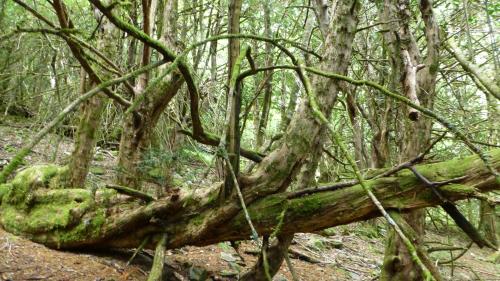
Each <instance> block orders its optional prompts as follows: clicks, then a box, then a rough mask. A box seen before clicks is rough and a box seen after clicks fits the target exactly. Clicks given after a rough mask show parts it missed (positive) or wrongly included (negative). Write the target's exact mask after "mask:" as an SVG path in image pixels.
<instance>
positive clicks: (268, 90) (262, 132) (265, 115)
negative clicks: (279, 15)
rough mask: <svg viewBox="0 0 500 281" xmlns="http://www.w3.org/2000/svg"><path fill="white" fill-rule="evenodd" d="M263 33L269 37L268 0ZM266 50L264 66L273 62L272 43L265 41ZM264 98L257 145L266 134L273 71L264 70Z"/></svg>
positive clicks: (269, 17)
mask: <svg viewBox="0 0 500 281" xmlns="http://www.w3.org/2000/svg"><path fill="white" fill-rule="evenodd" d="M263 5H264V33H265V35H266V37H268V38H271V37H272V33H271V8H270V7H269V5H270V4H269V2H267V1H265V2H264V4H263ZM265 50H266V65H265V66H266V67H269V66H271V65H272V63H273V56H272V45H271V43H268V42H266V43H265ZM264 79H265V82H264V83H265V85H264V99H263V100H262V111H261V116H260V119H259V128H258V131H257V140H256V142H257V145H256V146H257V147H261V146H262V145H263V144H264V139H265V135H266V128H267V124H268V120H269V112H270V110H271V98H272V95H273V89H272V80H273V71H272V70H270V71H266V72H264Z"/></svg>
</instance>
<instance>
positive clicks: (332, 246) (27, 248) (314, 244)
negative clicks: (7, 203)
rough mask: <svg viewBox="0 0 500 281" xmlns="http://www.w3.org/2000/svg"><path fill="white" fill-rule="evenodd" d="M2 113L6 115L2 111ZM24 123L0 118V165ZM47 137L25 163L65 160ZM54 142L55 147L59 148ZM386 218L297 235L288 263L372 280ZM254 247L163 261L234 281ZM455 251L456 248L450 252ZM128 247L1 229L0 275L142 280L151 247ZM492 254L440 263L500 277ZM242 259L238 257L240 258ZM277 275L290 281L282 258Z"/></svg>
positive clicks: (474, 251)
mask: <svg viewBox="0 0 500 281" xmlns="http://www.w3.org/2000/svg"><path fill="white" fill-rule="evenodd" d="M2 118H3V117H2ZM37 129H38V128H32V127H30V126H29V125H28V123H23V122H19V121H18V120H6V119H0V168H1V167H2V165H5V163H6V162H7V161H8V160H9V159H11V157H12V156H13V155H14V154H15V152H16V151H18V150H19V148H21V146H22V144H23V143H26V142H27V141H28V140H29V139H30V136H32V135H33V132H34V131H36V130H37ZM59 139H60V138H59V137H58V136H57V135H49V136H47V137H46V138H45V139H44V140H43V141H42V142H41V143H40V144H39V145H37V146H36V147H35V149H34V150H33V153H32V154H31V155H29V156H28V157H27V158H26V159H25V162H26V163H29V164H35V163H48V162H52V158H53V155H54V154H55V153H54V152H55V151H57V157H56V159H55V162H56V163H65V162H66V161H67V158H68V156H69V155H70V152H71V148H72V144H71V141H70V139H68V138H62V139H61V141H60V142H59V141H58V140H59ZM56 143H59V145H58V146H59V148H58V149H57V150H56V149H55V147H56V145H55V144H56ZM97 155H98V156H99V157H96V159H95V161H94V163H93V168H92V169H91V173H92V175H91V176H90V178H89V179H90V181H102V180H107V179H108V180H109V175H107V173H106V172H103V171H106V170H108V169H109V170H111V169H112V167H113V166H114V164H113V163H114V160H115V156H114V155H115V153H113V152H112V151H106V150H104V149H101V150H99V151H98V153H97ZM384 234H385V227H384V223H383V221H382V220H380V219H376V220H372V221H370V222H362V223H355V224H351V225H346V226H340V227H336V228H335V229H331V231H328V235H325V233H323V235H318V234H297V235H296V236H295V239H294V241H293V243H292V246H291V248H290V252H289V255H290V260H291V263H292V265H293V266H292V268H293V269H294V270H295V271H296V273H297V275H298V277H299V279H300V280H302V281H308V280H310V281H320V280H377V276H378V275H379V274H380V267H381V265H382V260H383V254H384V240H385V239H384ZM424 241H425V242H426V245H428V246H429V247H431V246H433V247H437V246H443V245H448V246H449V245H453V246H459V247H466V244H467V243H466V242H464V241H467V240H466V239H465V238H463V236H462V235H460V234H459V233H456V232H454V233H453V234H451V235H444V234H443V233H438V232H437V231H435V230H433V229H430V227H429V231H428V232H427V234H426V236H425V239H424ZM258 249H259V248H258V247H257V246H256V245H255V244H253V243H252V242H242V244H241V245H240V247H239V253H240V254H241V257H240V255H239V254H238V253H236V252H235V250H234V249H233V248H232V247H231V246H230V245H229V243H219V244H217V245H211V246H207V247H184V248H182V249H176V250H171V251H168V253H167V257H166V260H165V262H166V263H167V264H168V265H169V268H170V269H175V271H176V272H177V273H176V277H177V279H176V280H205V279H203V277H202V276H203V275H205V276H209V279H206V280H236V279H237V274H238V272H244V271H245V270H246V269H248V268H249V267H250V266H251V265H252V264H253V263H254V261H255V260H256V258H257V253H258ZM458 253H460V251H456V252H454V254H455V255H457V254H458ZM132 254H133V251H130V250H127V251H119V250H115V251H111V250H110V251H106V252H102V251H101V252H88V251H87V252H67V251H57V250H53V249H48V248H46V247H44V246H43V245H40V244H36V243H33V242H31V241H29V240H27V239H24V238H21V237H17V236H15V235H12V234H10V233H7V232H5V231H4V230H2V229H1V228H0V280H103V281H104V280H108V281H110V280H116V281H118V280H146V279H147V272H148V271H149V268H150V266H151V262H152V252H149V251H146V252H144V253H142V254H140V255H138V256H137V257H136V258H135V259H134V261H133V262H132V263H131V264H130V265H127V260H128V259H129V258H130V256H131V255H132ZM493 254H494V252H493V251H492V250H489V249H479V248H477V247H476V246H472V247H471V248H470V249H469V250H468V251H467V252H466V253H465V254H464V255H463V256H462V257H461V258H459V259H458V260H456V261H454V262H453V263H448V264H444V265H440V270H441V272H442V273H443V275H444V276H446V277H447V278H448V279H449V280H464V281H465V280H500V265H499V264H495V263H494V262H492V261H491V260H492V259H491V257H492V256H493ZM432 257H433V258H435V259H437V260H440V261H446V260H448V259H449V258H450V254H449V252H448V251H441V252H433V253H432ZM241 258H243V260H242V259H241ZM274 280H279V281H284V280H292V276H291V273H290V269H289V268H288V267H287V265H286V263H283V266H282V267H281V269H280V271H279V273H278V274H277V275H276V276H275V278H274Z"/></svg>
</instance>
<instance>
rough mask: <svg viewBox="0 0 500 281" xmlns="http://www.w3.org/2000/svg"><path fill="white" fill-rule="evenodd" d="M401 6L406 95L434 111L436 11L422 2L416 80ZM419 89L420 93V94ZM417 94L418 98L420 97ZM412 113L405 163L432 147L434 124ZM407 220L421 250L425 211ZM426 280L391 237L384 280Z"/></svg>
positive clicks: (405, 6)
mask: <svg viewBox="0 0 500 281" xmlns="http://www.w3.org/2000/svg"><path fill="white" fill-rule="evenodd" d="M397 3H398V4H397V8H398V14H399V18H400V19H401V20H402V21H401V27H400V29H399V40H400V41H399V43H400V48H401V52H400V54H401V57H402V61H403V62H404V65H405V68H403V73H404V75H403V76H404V77H405V80H404V84H405V85H404V91H405V92H406V91H408V92H410V91H413V93H407V94H406V95H407V96H409V97H412V96H413V98H416V99H418V100H419V102H420V104H422V105H423V106H424V107H426V108H430V109H432V108H433V104H434V98H435V86H436V76H437V71H438V67H439V48H440V41H439V37H438V27H437V24H436V22H435V19H434V16H433V11H432V1H421V2H420V11H421V13H422V18H423V20H424V23H425V35H426V40H427V56H426V59H425V68H423V69H422V70H421V71H420V72H419V73H418V78H417V76H416V75H417V73H416V72H413V71H416V70H415V69H412V68H416V67H415V66H416V65H418V64H419V63H420V54H419V52H418V49H417V48H416V43H415V40H414V39H413V37H412V35H411V33H410V32H409V27H408V24H409V23H408V19H409V17H408V13H409V12H410V11H409V9H410V6H409V2H408V1H406V0H399V1H398V2H397ZM417 88H418V89H420V91H418V90H417ZM417 93H418V96H417V95H416V94H417ZM408 113H409V114H408V116H409V119H412V120H413V121H414V122H411V121H409V120H407V121H406V122H405V126H406V129H405V144H404V149H403V159H405V160H408V159H411V158H413V157H415V156H416V155H418V154H419V153H420V152H421V151H422V150H423V149H424V148H425V147H427V146H428V143H429V142H430V133H431V126H432V123H431V120H429V119H427V118H418V115H417V116H415V115H413V117H412V113H413V112H411V111H410V112H408ZM415 119H417V120H415ZM405 219H406V221H407V222H408V224H409V225H410V226H411V227H412V228H413V230H414V231H415V235H416V238H415V239H416V241H414V242H415V245H416V247H421V243H422V237H423V235H424V229H425V210H424V209H421V210H416V211H412V212H410V213H409V214H407V215H405ZM391 232H393V231H391ZM421 252H422V253H424V257H422V259H423V261H424V263H425V264H426V266H427V267H428V268H429V269H430V270H431V271H433V273H434V276H437V277H438V278H441V277H440V275H439V272H438V270H437V269H436V268H435V267H434V266H433V265H432V263H431V262H430V260H429V259H428V257H427V256H425V251H421ZM422 278H423V277H422V275H421V271H420V269H419V268H417V267H416V266H415V264H414V262H413V260H412V258H411V256H410V255H409V253H408V251H407V249H406V247H405V246H404V244H403V242H402V241H401V240H400V239H399V237H397V236H395V235H394V234H393V233H391V234H390V235H389V238H388V242H387V246H386V252H385V258H384V268H383V272H382V275H381V280H395V281H397V280H401V281H402V280H405V281H406V280H408V281H410V280H415V281H417V280H422Z"/></svg>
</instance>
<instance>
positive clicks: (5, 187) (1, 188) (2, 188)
mask: <svg viewBox="0 0 500 281" xmlns="http://www.w3.org/2000/svg"><path fill="white" fill-rule="evenodd" d="M10 189H12V184H10V183H5V184H0V205H1V204H2V198H3V196H4V195H5V194H7V192H9V190H10Z"/></svg>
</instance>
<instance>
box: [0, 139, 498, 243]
mask: <svg viewBox="0 0 500 281" xmlns="http://www.w3.org/2000/svg"><path fill="white" fill-rule="evenodd" d="M490 155H491V164H492V166H493V167H496V168H500V149H497V150H493V151H491V152H490ZM416 169H417V170H418V171H419V172H420V173H421V174H422V175H423V176H425V177H426V178H428V179H429V180H432V181H444V180H449V179H452V178H458V177H463V176H465V177H464V178H463V179H461V180H460V181H459V182H457V183H453V184H448V185H445V186H442V187H440V188H439V189H440V191H441V193H442V194H443V195H444V196H445V197H446V198H447V199H448V200H450V201H456V200H460V199H464V198H469V197H474V196H475V195H477V192H486V191H489V190H495V189H496V190H498V189H500V183H499V182H498V181H496V179H495V178H494V177H493V176H492V175H491V174H490V173H489V172H488V170H487V169H486V168H485V166H484V164H483V163H482V161H481V160H480V159H479V158H478V157H476V156H469V157H466V158H462V159H453V160H449V161H445V162H439V163H434V164H426V165H418V166H416ZM65 172H66V168H64V167H62V168H61V167H57V166H53V165H48V166H33V167H31V168H28V169H26V170H24V171H22V172H20V173H19V174H18V175H17V176H16V177H15V178H14V179H13V180H12V181H11V182H9V183H7V184H3V185H0V200H1V202H2V203H1V205H0V224H1V225H2V226H3V227H4V228H5V229H6V230H7V231H9V232H12V233H15V234H18V235H22V236H24V237H27V238H29V239H31V240H33V241H35V242H38V243H42V244H45V245H47V246H49V247H55V248H75V247H83V246H91V247H125V248H132V247H137V246H138V245H139V244H141V242H142V241H143V240H144V239H145V238H146V237H150V236H153V235H155V234H159V233H167V234H168V237H169V241H168V245H167V247H168V248H178V247H181V246H185V245H198V246H202V245H208V244H213V243H216V242H220V241H227V240H245V239H248V238H249V236H250V229H249V227H248V225H247V223H246V220H245V218H244V215H243V214H242V212H239V213H237V214H236V215H235V216H232V217H230V218H229V219H227V220H223V219H217V218H225V217H226V216H225V215H226V214H228V213H229V211H230V210H232V209H233V208H235V206H238V201H237V199H236V198H230V199H229V200H228V202H227V204H223V205H218V204H216V201H217V200H216V198H217V194H218V190H219V188H220V184H216V185H214V186H212V187H206V188H204V189H200V190H197V191H196V192H193V191H190V190H179V191H177V192H172V193H171V194H170V195H169V196H167V197H164V198H160V199H158V200H155V201H152V202H150V203H146V202H145V201H143V200H140V199H136V198H130V197H126V196H123V195H121V196H119V195H117V193H116V191H115V190H111V189H106V188H102V189H99V190H98V191H97V192H95V194H93V193H92V192H91V191H89V190H86V189H63V188H61V187H60V185H61V182H63V180H64V175H65ZM367 182H368V183H369V184H370V185H371V187H372V189H373V191H374V193H375V194H376V196H377V197H378V198H379V200H380V201H381V202H382V204H383V205H384V207H385V208H386V209H391V210H398V211H401V212H407V211H411V210H415V209H418V208H424V207H430V206H435V205H439V204H440V203H441V202H440V201H439V199H438V198H437V197H436V196H435V195H434V193H433V192H432V190H431V189H429V188H427V187H425V186H424V185H423V184H422V183H421V182H419V181H418V179H417V178H415V176H414V175H413V173H411V172H410V171H408V170H403V171H401V172H399V173H397V174H396V175H393V176H391V177H385V178H379V179H376V180H370V181H367ZM246 191H247V193H251V192H252V189H247V190H246ZM243 193H245V190H243ZM247 193H245V197H246V198H253V197H255V196H257V195H255V194H247ZM289 195H290V193H286V192H285V193H278V194H274V195H269V196H266V197H264V198H261V199H258V200H256V201H254V202H253V203H251V204H249V206H248V211H249V212H250V216H251V218H252V221H253V223H254V225H255V227H256V229H257V231H258V232H259V234H260V235H263V234H267V235H269V234H271V233H272V232H273V231H274V229H275V228H276V227H277V225H278V224H280V222H281V224H280V225H281V227H280V233H281V234H286V233H294V232H312V231H317V230H320V229H324V228H327V227H332V226H337V225H343V224H349V223H352V222H355V221H361V220H366V219H369V218H373V217H376V216H379V215H380V213H379V212H378V211H377V209H376V207H375V206H374V205H373V203H372V202H371V200H370V199H369V198H368V196H367V195H366V193H365V192H364V190H363V189H362V188H361V186H359V185H354V186H351V187H347V188H344V189H340V190H335V191H328V192H318V193H312V194H306V195H304V196H302V197H297V198H289V197H290V196H289ZM200 229H204V231H200ZM156 242H157V241H154V239H150V242H149V243H150V244H149V245H148V247H151V248H152V247H154V246H155V244H156Z"/></svg>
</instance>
